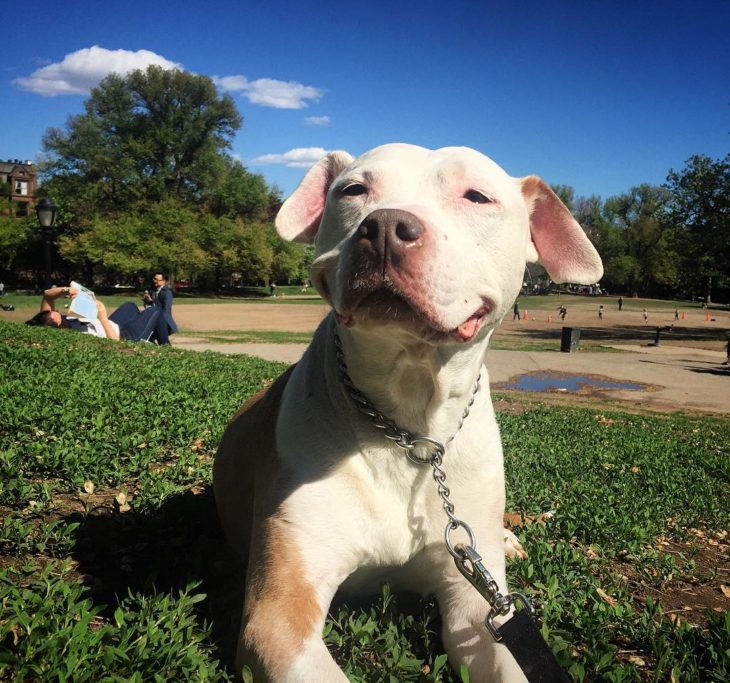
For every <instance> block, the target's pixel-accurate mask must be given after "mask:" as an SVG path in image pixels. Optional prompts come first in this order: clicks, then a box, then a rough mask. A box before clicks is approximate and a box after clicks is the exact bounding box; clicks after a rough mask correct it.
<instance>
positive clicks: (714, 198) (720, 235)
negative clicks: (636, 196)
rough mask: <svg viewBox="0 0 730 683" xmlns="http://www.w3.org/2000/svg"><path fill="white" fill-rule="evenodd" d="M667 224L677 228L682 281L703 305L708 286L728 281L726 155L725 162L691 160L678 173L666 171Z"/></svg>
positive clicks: (729, 181)
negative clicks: (698, 293) (700, 296)
mask: <svg viewBox="0 0 730 683" xmlns="http://www.w3.org/2000/svg"><path fill="white" fill-rule="evenodd" d="M665 188H666V189H667V190H668V191H669V192H670V193H671V201H670V204H669V209H668V212H667V213H668V220H669V221H670V222H671V223H672V224H673V225H674V226H676V227H677V229H678V231H677V248H678V251H679V253H680V255H681V265H682V281H683V284H684V285H685V286H686V287H688V288H689V289H695V288H697V289H700V291H704V295H705V297H706V300H707V301H708V302H710V301H711V298H712V289H713V285H718V284H719V285H725V284H727V283H728V278H730V154H729V155H727V156H726V157H725V158H724V159H718V160H713V159H711V158H710V157H707V156H703V155H696V156H693V157H690V159H688V160H687V162H686V165H685V167H684V168H683V169H682V170H681V171H675V170H673V169H672V170H670V172H669V175H668V176H667V182H666V184H665Z"/></svg>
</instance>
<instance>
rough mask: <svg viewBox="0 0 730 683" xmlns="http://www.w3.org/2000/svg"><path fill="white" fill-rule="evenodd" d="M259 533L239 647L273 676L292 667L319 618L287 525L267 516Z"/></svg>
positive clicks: (250, 569)
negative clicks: (259, 538) (259, 539)
mask: <svg viewBox="0 0 730 683" xmlns="http://www.w3.org/2000/svg"><path fill="white" fill-rule="evenodd" d="M261 535H262V536H263V539H261V543H260V544H259V543H257V542H256V540H257V539H254V543H253V545H254V546H259V545H260V547H258V548H254V549H252V557H251V564H250V566H249V580H248V585H247V588H246V603H245V606H244V614H243V620H244V625H243V630H242V633H241V635H242V640H241V645H242V646H243V648H244V651H245V653H247V654H249V655H253V656H254V659H255V662H256V663H257V664H260V665H261V667H262V668H263V670H264V671H265V672H266V674H267V675H268V676H269V677H273V678H276V677H278V676H281V675H282V674H283V673H284V672H286V670H287V669H288V668H289V667H290V666H291V664H292V662H293V660H294V658H295V657H296V656H297V654H298V653H299V652H300V651H301V649H302V647H303V645H304V642H305V640H307V639H308V638H310V637H311V636H313V635H316V629H317V627H318V624H319V622H320V621H321V620H322V617H323V615H322V610H321V609H320V606H319V603H318V602H317V597H316V592H315V590H314V588H313V587H312V585H311V584H310V583H308V582H307V581H305V580H304V578H303V577H302V561H301V556H300V554H299V549H298V548H297V546H296V545H295V544H294V542H293V541H292V539H291V538H290V537H289V530H288V529H287V521H286V520H285V519H283V518H282V517H280V516H275V517H271V518H269V519H268V520H267V521H266V522H265V524H264V529H263V530H262V533H261ZM243 658H244V659H246V658H247V657H246V655H245V654H244V655H243Z"/></svg>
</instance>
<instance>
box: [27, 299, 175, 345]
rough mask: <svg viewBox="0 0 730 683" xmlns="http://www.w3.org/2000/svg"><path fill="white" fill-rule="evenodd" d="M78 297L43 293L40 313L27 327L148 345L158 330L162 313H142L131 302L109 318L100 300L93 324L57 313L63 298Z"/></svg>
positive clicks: (148, 311) (150, 309)
mask: <svg viewBox="0 0 730 683" xmlns="http://www.w3.org/2000/svg"><path fill="white" fill-rule="evenodd" d="M78 293H79V292H78V290H77V289H76V288H75V287H51V288H50V289H47V290H46V291H45V292H43V299H42V300H41V310H40V312H38V313H36V314H35V315H34V316H33V317H32V318H31V319H30V320H28V321H26V324H27V325H34V326H36V327H60V328H65V329H68V330H74V331H75V332H81V333H82V334H90V335H92V336H94V337H106V338H107V339H117V340H119V339H124V340H126V341H147V340H148V339H149V338H150V336H151V334H152V332H153V330H154V329H155V326H156V324H157V319H158V317H159V315H160V312H159V311H158V310H157V309H155V308H153V307H151V308H146V309H145V310H143V311H140V310H139V309H138V308H137V306H135V305H134V304H133V303H132V302H131V301H128V302H127V303H124V304H122V305H121V306H120V307H119V308H118V309H117V310H116V311H114V313H112V314H111V315H109V314H108V313H107V310H106V306H104V304H103V303H102V302H101V301H99V300H98V299H97V300H96V313H97V318H96V319H94V320H92V319H91V318H76V317H74V316H70V315H65V314H64V313H59V312H58V311H57V310H56V301H57V300H58V299H59V298H60V297H62V296H64V297H66V298H69V299H73V298H74V297H75V296H76V295H77V294H78Z"/></svg>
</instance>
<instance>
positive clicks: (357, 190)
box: [340, 183, 368, 197]
mask: <svg viewBox="0 0 730 683" xmlns="http://www.w3.org/2000/svg"><path fill="white" fill-rule="evenodd" d="M367 191H368V188H367V187H365V185H361V184H360V183H352V184H350V185H346V186H345V187H343V188H342V189H341V190H340V194H341V195H342V196H343V197H357V196H359V195H361V194H367Z"/></svg>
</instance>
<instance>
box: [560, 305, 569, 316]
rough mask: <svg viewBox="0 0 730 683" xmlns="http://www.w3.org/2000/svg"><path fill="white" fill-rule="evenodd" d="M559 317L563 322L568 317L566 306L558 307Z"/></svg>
mask: <svg viewBox="0 0 730 683" xmlns="http://www.w3.org/2000/svg"><path fill="white" fill-rule="evenodd" d="M558 315H559V316H560V319H561V320H565V316H566V315H568V309H567V308H565V306H562V305H561V306H558Z"/></svg>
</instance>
